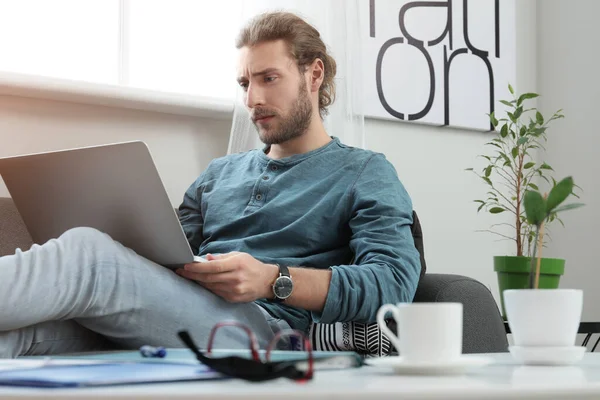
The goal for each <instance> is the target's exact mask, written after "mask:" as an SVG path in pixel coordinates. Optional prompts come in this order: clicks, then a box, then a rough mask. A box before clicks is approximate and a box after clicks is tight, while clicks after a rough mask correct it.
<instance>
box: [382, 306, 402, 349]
mask: <svg viewBox="0 0 600 400" xmlns="http://www.w3.org/2000/svg"><path fill="white" fill-rule="evenodd" d="M395 309H396V306H395V305H393V304H384V305H383V306H381V307H380V308H379V311H377V325H379V329H381V332H383V334H384V335H385V336H386V337H387V338H388V339H389V340H390V342H392V344H393V345H394V347H395V348H396V350H398V353H400V338H399V337H398V336H396V335H394V333H393V332H392V331H391V330H390V328H388V327H387V325H386V323H385V315H386V314H387V313H388V312H390V311H391V312H392V315H393V318H394V320H396V324H398V320H397V319H396V315H395V313H394V310H395Z"/></svg>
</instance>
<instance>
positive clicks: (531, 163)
mask: <svg viewBox="0 0 600 400" xmlns="http://www.w3.org/2000/svg"><path fill="white" fill-rule="evenodd" d="M534 165H535V163H534V162H533V161H530V162H528V163H527V164H525V165H523V168H525V169H529V168H531V167H533V166H534Z"/></svg>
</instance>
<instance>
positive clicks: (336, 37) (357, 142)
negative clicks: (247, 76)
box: [228, 0, 365, 154]
mask: <svg viewBox="0 0 600 400" xmlns="http://www.w3.org/2000/svg"><path fill="white" fill-rule="evenodd" d="M359 2H360V0H286V1H281V0H243V1H242V4H243V6H242V21H241V24H245V23H246V22H247V21H248V20H249V19H251V18H252V17H254V16H255V15H257V14H259V13H262V12H265V11H290V12H293V13H295V14H296V15H298V16H300V17H302V18H303V19H304V20H306V21H307V22H308V23H310V24H311V25H313V26H314V27H315V28H317V30H319V32H320V33H321V37H322V38H323V41H324V42H325V44H326V45H327V48H328V51H329V53H330V54H331V55H332V56H333V57H334V58H335V60H336V63H337V74H336V77H335V83H336V100H335V102H334V104H333V105H331V106H330V107H329V115H327V116H326V118H325V121H324V123H325V129H326V130H327V133H328V134H329V135H330V136H336V137H338V138H339V139H340V141H341V142H342V143H344V144H346V145H349V146H353V147H360V148H365V132H364V115H363V108H362V104H361V100H362V98H361V94H362V89H363V75H362V57H361V55H362V52H361V40H362V38H361V35H360V33H361V29H360V24H359V22H360V21H359ZM240 26H242V25H240ZM262 147H263V144H262V143H261V142H260V140H259V139H258V134H257V133H256V129H255V127H254V125H253V124H252V122H251V121H250V119H249V118H248V112H247V111H246V109H245V107H244V104H243V102H242V92H241V90H240V91H238V95H237V98H236V101H235V108H234V112H233V124H232V126H231V134H230V140H229V148H228V154H231V153H238V152H241V151H247V150H251V149H256V148H262Z"/></svg>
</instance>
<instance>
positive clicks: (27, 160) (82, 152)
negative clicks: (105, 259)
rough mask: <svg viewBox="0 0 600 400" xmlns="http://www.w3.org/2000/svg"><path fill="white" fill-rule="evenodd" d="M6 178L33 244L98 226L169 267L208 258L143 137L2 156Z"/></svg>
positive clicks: (0, 170)
mask: <svg viewBox="0 0 600 400" xmlns="http://www.w3.org/2000/svg"><path fill="white" fill-rule="evenodd" d="M0 175H1V176H2V178H3V179H4V182H5V184H6V187H7V189H8V191H9V193H10V195H11V197H12V199H13V201H14V203H15V205H16V207H17V209H18V210H19V213H20V214H21V216H22V218H23V222H24V223H25V225H26V226H27V229H28V230H29V233H30V235H31V237H32V239H33V241H34V243H37V244H43V243H45V242H46V241H48V240H50V239H52V238H57V237H59V236H60V235H61V234H63V233H64V232H65V231H67V230H69V229H71V228H74V227H91V228H95V229H97V230H99V231H102V232H104V233H107V234H108V235H110V236H111V237H112V238H113V239H114V240H116V241H118V242H120V243H121V244H123V245H124V246H125V247H128V248H130V249H132V250H133V251H135V252H136V253H137V254H139V255H140V256H142V257H145V258H147V259H149V260H151V261H154V262H155V263H157V264H160V265H163V266H166V267H169V268H177V267H179V266H181V265H183V264H187V263H191V262H194V261H196V262H201V261H203V259H202V258H201V257H195V256H194V254H193V253H192V250H191V248H190V246H189V243H188V241H187V238H186V236H185V233H184V231H183V229H182V227H181V224H180V223H179V218H178V216H177V213H176V211H175V210H174V209H173V206H172V205H171V202H170V200H169V197H168V195H167V191H166V190H165V187H164V185H163V183H162V181H161V179H160V176H159V174H158V171H157V169H156V166H155V164H154V161H153V160H152V156H151V154H150V150H149V149H148V146H147V145H146V144H145V143H144V142H142V141H131V142H122V143H114V144H108V145H101V146H90V147H82V148H75V149H68V150H60V151H50V152H44V153H36V154H28V155H20V156H13V157H5V158H0ZM182 196H183V194H182Z"/></svg>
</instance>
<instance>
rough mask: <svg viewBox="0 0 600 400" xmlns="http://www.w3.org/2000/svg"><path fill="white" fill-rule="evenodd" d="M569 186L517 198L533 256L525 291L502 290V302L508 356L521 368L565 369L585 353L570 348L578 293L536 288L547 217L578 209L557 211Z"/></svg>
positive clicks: (564, 183)
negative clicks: (521, 364)
mask: <svg viewBox="0 0 600 400" xmlns="http://www.w3.org/2000/svg"><path fill="white" fill-rule="evenodd" d="M573 186H574V183H573V179H572V178H571V177H567V178H565V179H563V180H561V181H560V182H558V183H557V184H556V185H554V187H553V188H552V190H550V193H549V194H548V195H547V196H542V194H541V193H540V192H538V191H535V190H528V191H526V192H525V196H524V199H523V204H524V208H525V215H526V218H527V223H529V224H530V225H531V226H533V227H534V234H535V238H534V242H533V254H534V255H535V257H531V264H530V268H529V279H528V288H526V289H509V290H505V291H504V292H503V297H504V303H505V306H506V316H507V320H508V323H509V325H510V328H511V332H512V334H513V340H514V345H515V346H512V347H511V349H510V351H511V353H513V355H514V356H515V357H516V358H517V359H519V360H521V361H523V362H525V363H527V364H540V363H551V364H571V363H573V362H575V361H578V360H579V359H581V357H582V355H583V352H584V351H585V347H576V346H574V345H575V339H576V337H577V331H578V328H579V323H580V321H581V312H582V309H583V291H581V290H575V289H549V290H544V289H540V288H539V282H540V264H541V260H542V249H543V246H542V243H543V236H544V227H545V224H546V223H547V222H548V221H549V220H550V218H551V216H552V215H556V214H558V213H559V212H562V211H566V210H570V209H574V208H578V207H581V206H582V205H583V204H581V203H573V204H567V205H563V206H561V203H563V202H564V201H565V200H566V199H567V197H569V196H570V195H571V194H572V192H573ZM547 347H552V349H550V350H548V349H547Z"/></svg>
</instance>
